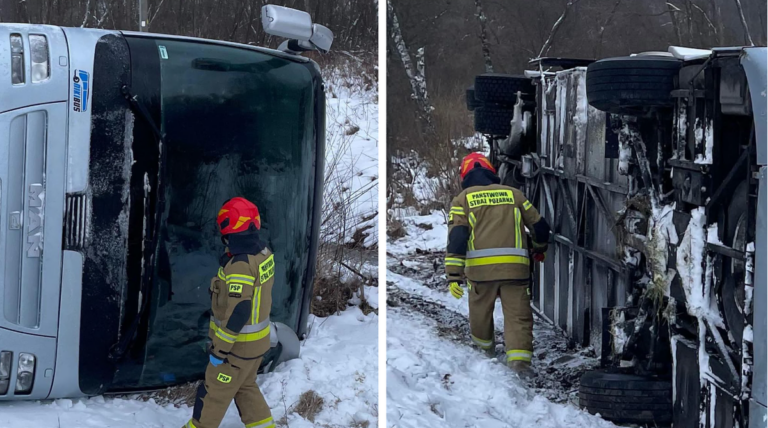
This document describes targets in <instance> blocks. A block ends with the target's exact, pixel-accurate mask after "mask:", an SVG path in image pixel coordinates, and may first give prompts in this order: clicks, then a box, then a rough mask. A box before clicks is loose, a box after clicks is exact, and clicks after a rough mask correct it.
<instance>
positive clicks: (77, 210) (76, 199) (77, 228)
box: [64, 193, 88, 251]
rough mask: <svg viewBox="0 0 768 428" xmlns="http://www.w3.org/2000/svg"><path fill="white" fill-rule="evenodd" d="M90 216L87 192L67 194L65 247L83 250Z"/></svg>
mask: <svg viewBox="0 0 768 428" xmlns="http://www.w3.org/2000/svg"><path fill="white" fill-rule="evenodd" d="M87 218H88V198H86V196H85V194H82V193H81V194H69V195H67V211H66V214H65V217H64V248H65V249H67V250H74V251H78V250H82V249H83V247H84V246H85V226H86V220H87Z"/></svg>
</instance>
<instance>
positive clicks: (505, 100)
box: [474, 73, 536, 106]
mask: <svg viewBox="0 0 768 428" xmlns="http://www.w3.org/2000/svg"><path fill="white" fill-rule="evenodd" d="M474 88H475V97H476V98H477V99H478V100H479V101H481V102H483V103H485V104H499V105H502V106H513V105H515V103H516V102H517V93H518V91H519V92H521V95H522V96H521V98H522V99H523V100H524V101H534V100H535V99H536V87H535V86H534V84H533V81H532V80H531V79H530V78H528V77H525V76H513V75H510V74H499V73H486V74H480V75H478V76H475V86H474Z"/></svg>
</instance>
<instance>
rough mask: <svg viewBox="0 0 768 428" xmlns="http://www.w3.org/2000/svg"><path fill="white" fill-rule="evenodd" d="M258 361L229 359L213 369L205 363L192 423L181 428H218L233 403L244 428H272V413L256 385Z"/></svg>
mask: <svg viewBox="0 0 768 428" xmlns="http://www.w3.org/2000/svg"><path fill="white" fill-rule="evenodd" d="M261 360H262V358H257V359H254V360H241V359H239V358H232V360H231V361H230V359H228V360H227V361H225V362H224V363H222V364H220V365H218V366H216V367H214V366H213V364H210V363H208V368H206V370H205V381H204V382H203V383H202V384H200V386H199V387H198V390H197V397H196V398H195V407H194V410H193V412H192V420H190V421H189V422H187V425H185V426H184V428H218V427H219V424H220V423H221V420H222V419H223V418H224V414H225V413H226V412H227V409H228V408H229V405H230V404H231V403H232V400H233V399H234V400H235V406H237V411H238V412H239V413H240V420H242V421H243V423H244V424H245V426H246V428H274V427H275V422H274V420H273V419H272V412H271V411H270V410H269V406H268V405H267V401H266V400H264V396H263V395H262V394H261V391H260V390H259V386H258V385H257V384H256V372H257V370H258V369H259V366H260V365H261Z"/></svg>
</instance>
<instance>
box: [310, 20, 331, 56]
mask: <svg viewBox="0 0 768 428" xmlns="http://www.w3.org/2000/svg"><path fill="white" fill-rule="evenodd" d="M309 42H310V43H312V45H314V46H315V47H316V48H317V50H319V51H320V52H323V53H328V52H329V51H330V50H331V44H333V31H331V30H330V29H328V27H326V26H325V25H320V24H313V25H312V36H311V37H310V38H309Z"/></svg>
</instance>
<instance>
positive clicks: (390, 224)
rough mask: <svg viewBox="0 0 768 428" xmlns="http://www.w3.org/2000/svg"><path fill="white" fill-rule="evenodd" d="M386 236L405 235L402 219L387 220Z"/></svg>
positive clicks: (398, 236)
mask: <svg viewBox="0 0 768 428" xmlns="http://www.w3.org/2000/svg"><path fill="white" fill-rule="evenodd" d="M387 236H388V237H390V238H392V239H400V238H403V237H405V225H404V224H403V222H402V220H400V219H397V218H392V219H389V220H388V221H387Z"/></svg>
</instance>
